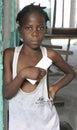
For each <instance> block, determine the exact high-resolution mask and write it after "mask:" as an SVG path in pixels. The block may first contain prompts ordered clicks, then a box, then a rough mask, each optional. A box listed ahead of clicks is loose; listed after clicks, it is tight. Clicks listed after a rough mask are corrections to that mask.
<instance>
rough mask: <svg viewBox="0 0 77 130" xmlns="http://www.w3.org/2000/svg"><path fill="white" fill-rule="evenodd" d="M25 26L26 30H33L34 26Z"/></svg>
mask: <svg viewBox="0 0 77 130" xmlns="http://www.w3.org/2000/svg"><path fill="white" fill-rule="evenodd" d="M24 28H25V30H26V31H32V27H28V26H26V27H24Z"/></svg>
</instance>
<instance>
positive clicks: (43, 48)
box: [40, 46, 47, 56]
mask: <svg viewBox="0 0 77 130" xmlns="http://www.w3.org/2000/svg"><path fill="white" fill-rule="evenodd" d="M40 49H41V51H42V55H43V56H47V49H46V47H42V46H40Z"/></svg>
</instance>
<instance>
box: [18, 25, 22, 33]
mask: <svg viewBox="0 0 77 130" xmlns="http://www.w3.org/2000/svg"><path fill="white" fill-rule="evenodd" d="M18 31H19V33H20V34H22V28H21V26H18Z"/></svg>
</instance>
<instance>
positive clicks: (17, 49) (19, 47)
mask: <svg viewBox="0 0 77 130" xmlns="http://www.w3.org/2000/svg"><path fill="white" fill-rule="evenodd" d="M22 46H23V45H21V46H18V47H16V48H15V51H14V57H13V66H12V67H13V78H15V76H16V74H17V62H18V56H19V53H20V51H21V48H22Z"/></svg>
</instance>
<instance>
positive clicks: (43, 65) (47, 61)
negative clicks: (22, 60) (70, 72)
mask: <svg viewBox="0 0 77 130" xmlns="http://www.w3.org/2000/svg"><path fill="white" fill-rule="evenodd" d="M51 64H52V60H51V59H50V58H48V57H46V56H44V57H43V58H42V59H41V60H40V61H39V62H38V64H37V65H36V66H35V67H39V68H42V69H45V70H46V69H48V67H49V66H50V65H51ZM27 80H28V81H29V82H30V83H32V84H33V85H34V84H35V83H36V82H37V80H32V79H27Z"/></svg>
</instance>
